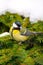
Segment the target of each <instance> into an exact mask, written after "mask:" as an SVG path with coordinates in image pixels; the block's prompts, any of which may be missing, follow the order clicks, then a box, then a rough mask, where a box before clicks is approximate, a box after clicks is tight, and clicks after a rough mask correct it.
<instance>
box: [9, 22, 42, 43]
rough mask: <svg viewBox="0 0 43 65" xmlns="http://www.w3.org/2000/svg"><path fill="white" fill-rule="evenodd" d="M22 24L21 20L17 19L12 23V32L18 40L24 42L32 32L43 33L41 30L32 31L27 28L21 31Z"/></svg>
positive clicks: (13, 36)
mask: <svg viewBox="0 0 43 65" xmlns="http://www.w3.org/2000/svg"><path fill="white" fill-rule="evenodd" d="M21 30H22V25H21V23H20V22H19V21H16V22H14V23H13V24H12V26H11V28H10V34H11V36H12V38H13V39H14V40H16V41H19V42H23V41H26V40H27V39H28V36H30V35H32V34H41V32H31V31H29V30H27V29H25V31H24V32H22V33H21Z"/></svg>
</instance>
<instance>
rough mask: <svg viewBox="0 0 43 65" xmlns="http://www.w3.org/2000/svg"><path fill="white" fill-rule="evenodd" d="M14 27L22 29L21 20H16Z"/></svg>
mask: <svg viewBox="0 0 43 65" xmlns="http://www.w3.org/2000/svg"><path fill="white" fill-rule="evenodd" d="M13 28H14V29H19V30H20V29H21V23H20V22H19V21H16V22H14V23H13Z"/></svg>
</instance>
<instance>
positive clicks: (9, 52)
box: [0, 12, 43, 65]
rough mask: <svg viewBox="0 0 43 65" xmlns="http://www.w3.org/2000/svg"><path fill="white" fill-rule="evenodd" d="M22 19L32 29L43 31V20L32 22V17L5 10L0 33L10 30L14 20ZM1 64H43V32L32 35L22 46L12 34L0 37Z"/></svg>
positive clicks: (0, 24)
mask: <svg viewBox="0 0 43 65" xmlns="http://www.w3.org/2000/svg"><path fill="white" fill-rule="evenodd" d="M17 20H18V21H20V22H21V24H22V26H23V27H26V28H28V29H29V30H30V31H36V32H43V21H42V20H38V21H37V23H33V24H31V22H30V17H24V16H22V15H19V14H18V13H11V12H5V14H2V15H0V34H1V33H3V32H9V29H10V27H11V25H12V23H13V22H15V21H17ZM0 65H43V34H41V35H32V36H30V37H29V39H28V41H26V42H23V43H22V45H21V46H20V45H19V44H18V42H17V41H15V40H12V39H11V38H10V36H5V37H1V38H0Z"/></svg>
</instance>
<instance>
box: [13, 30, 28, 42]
mask: <svg viewBox="0 0 43 65" xmlns="http://www.w3.org/2000/svg"><path fill="white" fill-rule="evenodd" d="M13 38H14V39H15V40H16V41H25V40H27V39H28V36H23V35H21V34H20V31H18V30H14V31H13Z"/></svg>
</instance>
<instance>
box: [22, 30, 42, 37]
mask: <svg viewBox="0 0 43 65" xmlns="http://www.w3.org/2000/svg"><path fill="white" fill-rule="evenodd" d="M32 34H33V35H35V34H39V35H40V34H43V32H34V31H30V30H27V29H26V31H25V32H24V33H22V34H21V35H26V36H30V35H32Z"/></svg>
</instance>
